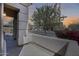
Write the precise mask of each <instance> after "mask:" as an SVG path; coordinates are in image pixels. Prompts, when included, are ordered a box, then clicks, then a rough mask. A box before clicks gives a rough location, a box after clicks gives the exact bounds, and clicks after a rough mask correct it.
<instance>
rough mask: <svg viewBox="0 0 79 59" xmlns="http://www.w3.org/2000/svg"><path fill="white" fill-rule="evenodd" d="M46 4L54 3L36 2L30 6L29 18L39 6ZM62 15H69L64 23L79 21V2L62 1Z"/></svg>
mask: <svg viewBox="0 0 79 59" xmlns="http://www.w3.org/2000/svg"><path fill="white" fill-rule="evenodd" d="M44 5H52V4H49V3H47V4H45V3H35V4H32V5H31V6H30V7H29V18H31V16H32V14H33V12H34V11H35V10H36V8H39V7H41V6H44ZM61 16H67V18H65V19H64V20H65V21H64V23H63V24H64V25H66V26H68V25H69V24H71V23H76V22H77V21H78V22H79V3H71V4H68V3H62V4H61Z"/></svg>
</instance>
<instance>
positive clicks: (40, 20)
mask: <svg viewBox="0 0 79 59" xmlns="http://www.w3.org/2000/svg"><path fill="white" fill-rule="evenodd" d="M60 14H61V12H60V6H59V5H58V4H57V3H56V4H54V6H42V7H40V8H36V11H34V13H33V17H32V21H33V22H34V25H35V26H36V27H37V28H41V29H43V30H44V31H47V30H53V27H54V26H55V25H57V24H58V25H59V23H56V22H58V21H59V20H60Z"/></svg>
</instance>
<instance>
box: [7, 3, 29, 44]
mask: <svg viewBox="0 0 79 59" xmlns="http://www.w3.org/2000/svg"><path fill="white" fill-rule="evenodd" d="M7 5H10V6H12V7H15V8H17V9H19V10H20V11H19V13H18V20H19V22H18V24H19V28H18V31H19V37H18V45H22V44H23V43H24V40H23V37H24V36H26V29H27V21H28V7H26V6H23V5H22V4H19V3H8V4H7Z"/></svg>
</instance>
